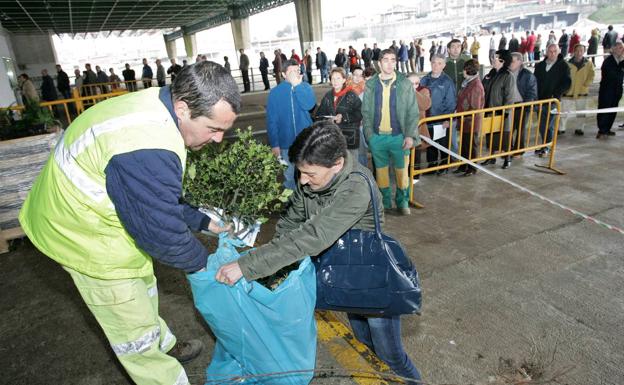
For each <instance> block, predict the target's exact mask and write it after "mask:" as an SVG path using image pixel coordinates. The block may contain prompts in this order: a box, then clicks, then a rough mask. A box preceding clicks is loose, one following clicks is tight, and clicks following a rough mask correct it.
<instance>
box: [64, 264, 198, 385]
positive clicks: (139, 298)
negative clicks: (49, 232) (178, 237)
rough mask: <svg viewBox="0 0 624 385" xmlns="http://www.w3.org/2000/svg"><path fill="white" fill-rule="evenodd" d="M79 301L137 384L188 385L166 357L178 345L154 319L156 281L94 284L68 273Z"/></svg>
mask: <svg viewBox="0 0 624 385" xmlns="http://www.w3.org/2000/svg"><path fill="white" fill-rule="evenodd" d="M64 269H65V270H66V271H67V272H68V273H69V275H71V277H72V279H73V280H74V284H75V285H76V287H77V288H78V291H79V292H80V295H81V296H82V299H83V300H84V301H85V303H86V304H87V306H88V307H89V310H91V313H93V315H94V316H95V319H96V320H97V322H98V323H99V324H100V326H101V327H102V329H103V330H104V334H106V337H107V338H108V341H109V342H110V344H111V347H112V348H113V351H114V352H115V354H116V355H117V358H118V359H119V361H120V362H121V364H122V365H123V366H124V368H125V369H126V371H127V372H128V374H129V375H130V377H131V378H132V380H133V381H134V382H135V383H137V384H139V385H142V384H146V385H147V384H152V385H186V384H188V383H189V382H188V379H187V377H186V372H185V371H184V368H183V367H182V365H180V363H179V362H178V361H177V360H176V359H175V358H173V357H171V356H169V355H167V354H166V352H168V351H169V350H171V348H173V346H174V345H175V343H176V338H175V336H174V335H173V334H172V333H171V331H170V330H169V327H167V324H166V323H165V321H164V320H163V319H162V318H160V317H159V316H158V289H157V288H156V277H155V276H154V275H153V274H152V275H151V276H148V277H139V278H129V279H110V280H104V279H97V278H93V277H89V276H87V275H84V274H82V273H79V272H77V271H76V270H72V269H70V268H68V267H64Z"/></svg>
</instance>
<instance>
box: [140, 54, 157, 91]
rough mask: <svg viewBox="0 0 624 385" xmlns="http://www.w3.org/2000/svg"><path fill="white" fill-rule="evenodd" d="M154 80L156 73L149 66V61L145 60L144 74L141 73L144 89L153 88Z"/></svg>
mask: <svg viewBox="0 0 624 385" xmlns="http://www.w3.org/2000/svg"><path fill="white" fill-rule="evenodd" d="M153 78H154V72H153V71H152V67H150V65H149V64H147V59H143V72H142V73H141V80H142V81H143V88H150V87H151V86H152V79H153Z"/></svg>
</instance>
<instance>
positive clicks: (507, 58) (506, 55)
mask: <svg viewBox="0 0 624 385" xmlns="http://www.w3.org/2000/svg"><path fill="white" fill-rule="evenodd" d="M496 55H498V58H499V59H501V60H502V61H503V68H509V65H510V64H511V52H510V51H509V50H508V49H499V50H498V51H496Z"/></svg>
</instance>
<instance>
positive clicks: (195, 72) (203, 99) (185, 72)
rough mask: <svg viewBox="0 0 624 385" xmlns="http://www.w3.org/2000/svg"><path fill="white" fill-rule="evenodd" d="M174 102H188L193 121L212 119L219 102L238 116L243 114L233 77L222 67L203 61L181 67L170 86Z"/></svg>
mask: <svg viewBox="0 0 624 385" xmlns="http://www.w3.org/2000/svg"><path fill="white" fill-rule="evenodd" d="M171 95H172V97H173V100H174V101H183V102H185V103H186V104H187V105H188V107H189V110H190V111H191V119H194V118H196V117H198V116H205V117H207V118H211V117H212V109H213V107H214V105H215V104H217V102H219V100H223V101H225V102H227V103H228V104H229V105H230V107H232V111H233V112H234V113H236V114H238V113H239V111H240V105H241V96H240V93H239V92H238V86H237V85H236V82H235V81H234V78H233V77H232V75H230V74H229V73H228V71H227V70H226V69H225V68H223V66H221V65H220V64H217V63H215V62H211V61H202V62H199V63H195V64H193V65H190V66H186V67H184V68H182V71H180V73H178V75H177V76H176V78H175V80H174V81H173V84H172V85H171Z"/></svg>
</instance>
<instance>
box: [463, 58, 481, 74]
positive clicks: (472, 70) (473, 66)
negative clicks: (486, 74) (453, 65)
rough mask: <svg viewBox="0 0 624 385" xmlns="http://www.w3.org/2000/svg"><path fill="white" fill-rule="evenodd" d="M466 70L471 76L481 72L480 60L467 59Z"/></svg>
mask: <svg viewBox="0 0 624 385" xmlns="http://www.w3.org/2000/svg"><path fill="white" fill-rule="evenodd" d="M464 70H466V74H468V75H470V76H474V75H476V74H478V73H479V62H478V61H476V60H475V59H470V60H467V61H466V62H465V63H464Z"/></svg>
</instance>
